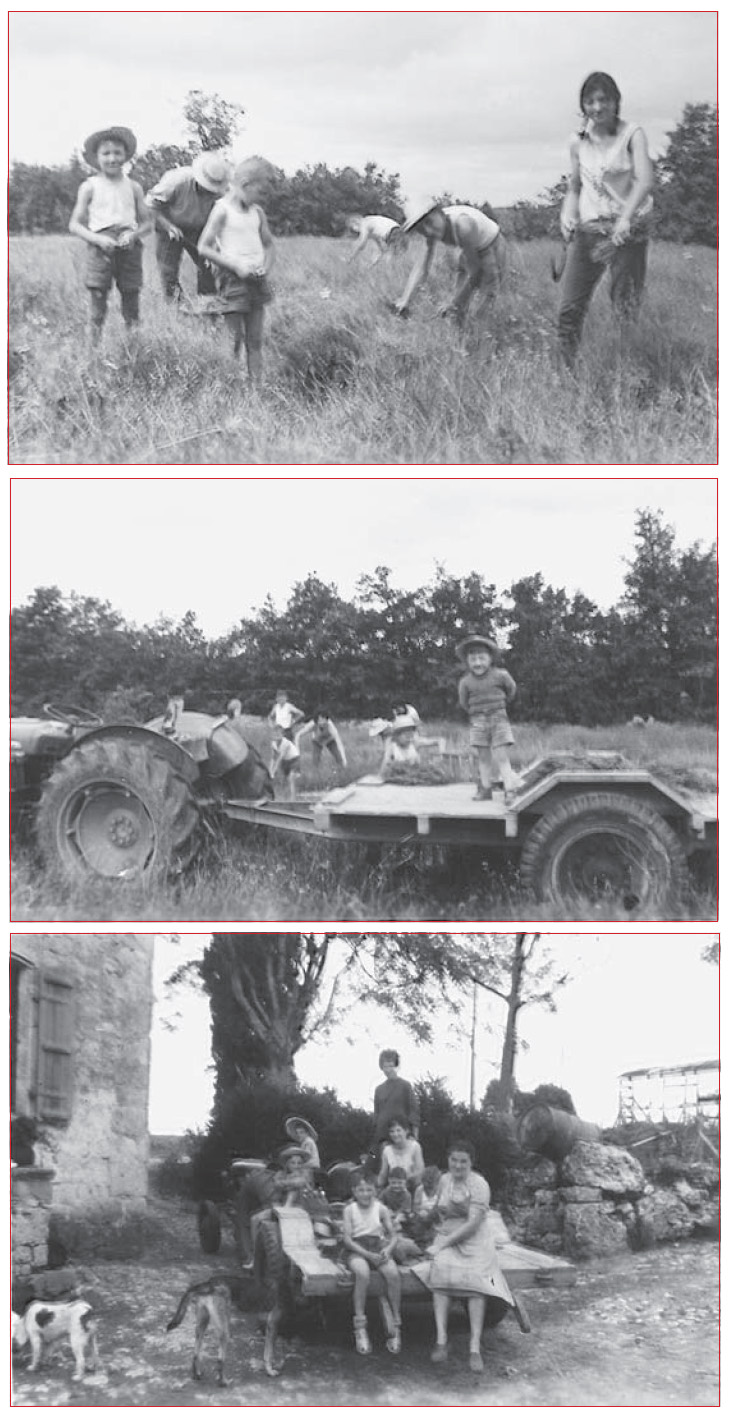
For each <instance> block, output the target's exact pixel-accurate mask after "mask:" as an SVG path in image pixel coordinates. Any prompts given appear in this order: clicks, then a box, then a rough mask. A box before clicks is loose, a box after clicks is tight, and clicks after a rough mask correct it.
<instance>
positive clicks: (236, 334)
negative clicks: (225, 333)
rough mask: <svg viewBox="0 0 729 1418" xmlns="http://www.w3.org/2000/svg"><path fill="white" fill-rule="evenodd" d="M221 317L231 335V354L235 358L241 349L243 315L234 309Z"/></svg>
mask: <svg viewBox="0 0 729 1418" xmlns="http://www.w3.org/2000/svg"><path fill="white" fill-rule="evenodd" d="M223 318H224V320H225V323H226V325H227V326H228V329H229V330H230V333H231V335H232V336H233V354H234V355H235V357H236V359H237V358H238V355H239V354H240V351H241V345H242V344H243V321H244V319H245V317H244V315H243V314H242V312H241V311H238V310H236V311H233V312H231V314H229V315H225V316H224V317H223Z"/></svg>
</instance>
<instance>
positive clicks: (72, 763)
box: [36, 738, 199, 880]
mask: <svg viewBox="0 0 729 1418" xmlns="http://www.w3.org/2000/svg"><path fill="white" fill-rule="evenodd" d="M36 829H37V836H38V842H39V845H40V848H41V852H42V854H43V856H44V858H45V860H46V862H47V863H48V864H49V865H51V866H53V865H55V866H60V867H61V869H62V870H63V871H65V872H67V873H68V872H70V873H71V874H72V875H74V876H77V877H86V876H102V877H111V878H115V879H116V880H129V879H130V878H132V877H136V878H139V877H149V876H152V875H153V874H154V873H156V872H160V873H163V872H169V871H172V872H179V871H182V869H183V868H184V867H185V866H187V865H188V863H189V862H190V861H191V860H192V858H193V856H194V855H195V852H196V850H197V845H198V830H199V814H198V809H197V805H196V803H195V800H194V798H193V796H192V793H191V792H190V789H189V787H188V785H187V783H186V782H185V780H184V778H182V777H181V776H180V774H179V773H177V772H176V771H175V769H174V768H173V767H172V765H171V764H170V763H168V762H167V760H166V759H165V758H163V757H162V756H161V755H160V754H157V753H154V752H152V751H150V749H149V748H148V747H147V746H146V745H145V744H139V743H123V742H120V741H118V740H115V739H111V738H107V739H101V740H97V741H96V742H91V743H80V744H79V745H78V747H77V748H74V749H72V750H71V752H70V753H69V754H68V755H67V756H66V758H64V759H62V760H61V762H60V763H59V764H58V767H57V768H56V769H55V771H54V772H53V774H52V776H51V777H50V778H49V780H48V782H47V784H46V787H45V789H44V792H43V796H42V798H41V801H40V804H39V807H38V816H37V822H36Z"/></svg>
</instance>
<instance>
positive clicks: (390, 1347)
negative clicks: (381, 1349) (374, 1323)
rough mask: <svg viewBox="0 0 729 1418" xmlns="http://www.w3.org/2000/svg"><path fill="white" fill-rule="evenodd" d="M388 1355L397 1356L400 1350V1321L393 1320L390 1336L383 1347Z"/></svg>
mask: <svg viewBox="0 0 729 1418" xmlns="http://www.w3.org/2000/svg"><path fill="white" fill-rule="evenodd" d="M385 1348H386V1349H387V1352H388V1354H399V1353H400V1350H401V1349H402V1338H401V1334H400V1321H399V1320H395V1321H394V1326H393V1331H392V1334H391V1335H390V1337H389V1339H388V1340H387V1343H386V1345H385Z"/></svg>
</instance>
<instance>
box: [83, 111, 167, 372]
mask: <svg viewBox="0 0 729 1418" xmlns="http://www.w3.org/2000/svg"><path fill="white" fill-rule="evenodd" d="M136 151H137V140H136V138H135V136H134V134H133V133H132V131H131V129H130V128H121V127H118V126H115V127H112V128H101V129H99V131H98V132H97V133H92V134H91V135H90V137H88V138H87V139H86V142H85V143H84V149H83V155H84V162H87V163H88V165H89V167H94V168H96V169H97V171H96V172H95V173H94V176H93V177H87V178H86V180H85V182H82V183H81V186H80V187H79V189H78V193H77V196H76V203H75V205H74V209H73V211H72V213H71V220H70V221H69V223H68V229H69V231H70V232H71V233H72V234H73V236H80V237H81V240H82V241H85V242H86V245H87V252H86V277H85V284H86V288H87V290H88V292H89V295H90V297H91V344H92V345H98V343H99V341H100V339H101V332H102V329H103V327H104V321H105V320H106V311H107V305H108V302H109V291H110V290H111V287H112V285H114V283H116V286H117V289H118V291H119V294H120V296H121V308H122V317H123V320H124V324H125V325H126V327H127V329H128V330H133V329H134V328H135V326H136V325H137V324H138V323H139V292H140V290H141V289H142V237H143V236H146V234H147V232H149V231H151V229H152V219H151V217H150V215H149V212H148V211H147V207H146V205H145V201H144V193H143V192H142V189H141V187H140V185H139V183H138V182H133V181H132V179H131V177H128V176H127V174H126V173H125V171H124V165H125V163H128V162H129V161H130V160H131V158H133V157H134V154H135V152H136Z"/></svg>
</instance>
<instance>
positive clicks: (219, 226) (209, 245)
mask: <svg viewBox="0 0 729 1418" xmlns="http://www.w3.org/2000/svg"><path fill="white" fill-rule="evenodd" d="M224 226H225V212H224V211H222V210H221V209H220V208H217V207H213V210H212V212H211V213H210V216H209V217H208V219H207V221H206V223H205V226H204V227H203V229H202V232H201V234H200V240H199V241H198V243H197V249H198V251H199V252H200V255H201V256H204V257H205V260H206V261H212V262H213V264H214V265H215V266H222V268H223V270H224V271H232V273H233V275H234V276H237V275H239V274H241V272H239V269H238V267H237V265H236V264H235V262H234V261H229V260H228V259H227V257H225V256H221V254H220V251H219V250H218V240H219V237H220V233H221V232H222V230H223V227H224ZM246 274H247V273H246ZM269 723H271V718H270V715H269Z"/></svg>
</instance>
